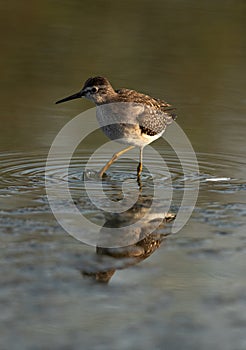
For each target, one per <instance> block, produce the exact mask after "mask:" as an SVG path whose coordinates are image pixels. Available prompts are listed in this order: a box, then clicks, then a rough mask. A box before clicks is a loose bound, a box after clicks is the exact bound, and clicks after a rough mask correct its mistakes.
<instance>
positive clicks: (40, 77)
mask: <svg viewBox="0 0 246 350" xmlns="http://www.w3.org/2000/svg"><path fill="white" fill-rule="evenodd" d="M153 4H154V5H153ZM245 11H246V7H245V3H244V1H237V2H232V1H226V2H222V1H219V0H218V1H213V2H206V3H198V2H197V1H194V0H189V1H186V2H183V1H178V0H177V1H156V2H154V3H150V2H148V1H141V2H140V1H133V2H132V1H131V2H130V1H125V2H124V3H122V4H119V3H117V2H112V1H106V2H104V5H103V6H102V3H101V2H92V3H86V4H85V3H83V2H79V1H69V2H68V1H62V2H59V3H58V2H55V1H54V2H51V1H42V2H39V1H38V2H35V6H34V5H33V6H32V5H31V4H29V3H28V4H27V3H21V5H20V3H18V2H16V1H12V2H8V3H6V4H4V5H3V6H2V11H1V14H0V16H1V21H0V23H1V31H0V33H1V52H2V54H1V58H0V66H1V71H2V76H1V82H0V91H1V95H0V96H1V104H0V118H1V128H0V147H1V155H0V215H1V216H0V226H1V232H0V239H1V250H0V254H1V259H0V261H1V277H0V280H1V288H0V302H1V315H0V320H1V331H0V332H1V334H0V344H1V346H0V347H1V349H18V350H19V349H25V350H26V349H44V348H46V349H67V348H69V349H81V348H85V349H115V348H118V349H130V348H135V349H140V348H141V349H147V348H155V349H163V348H164V347H165V348H166V349H179V348H181V347H182V349H197V348H199V349H207V348H208V347H209V348H212V349H219V350H220V349H223V350H234V349H235V350H243V349H245V346H246V338H245V325H246V318H245V315H246V300H245V296H246V283H245V273H246V271H245V270H246V269H245V250H246V240H245V229H246V219H245V217H246V206H245V189H246V183H245V178H246V161H245V102H246V100H245V78H244V77H245V61H246V45H245V36H246V27H245ZM97 74H100V75H105V76H107V77H108V78H109V79H110V80H111V81H112V84H113V85H114V86H115V87H116V88H119V87H129V88H135V89H137V90H140V91H143V92H146V93H149V94H151V95H153V96H156V97H159V98H164V99H166V100H167V101H168V102H170V103H172V104H174V105H175V106H176V107H177V114H178V119H177V122H178V123H179V125H180V126H181V127H182V128H183V130H184V131H185V133H186V135H187V136H188V137H189V139H190V141H191V143H192V146H193V148H194V149H195V151H196V155H197V159H198V162H199V172H198V173H196V172H193V169H194V168H193V164H190V163H189V159H187V165H188V168H189V169H190V175H189V176H190V177H189V179H188V191H189V193H190V195H191V196H192V193H193V192H192V191H193V189H194V183H195V182H196V181H199V183H200V191H199V197H198V201H197V205H196V207H195V210H194V212H193V214H192V217H191V218H190V220H189V221H188V223H187V224H186V225H185V226H184V227H183V229H182V230H181V231H179V232H178V233H177V234H170V232H171V225H172V222H169V223H167V224H166V223H164V225H163V226H162V227H160V228H159V229H158V230H157V231H156V235H155V237H152V243H153V242H156V245H155V247H156V249H153V251H151V254H148V252H147V251H149V250H148V249H149V247H150V243H149V242H146V241H145V242H144V244H142V246H139V245H138V246H136V245H135V246H133V247H131V248H129V249H127V250H124V251H122V250H121V251H112V250H111V251H105V250H102V249H101V250H100V249H98V250H97V251H96V247H92V246H87V245H85V244H82V243H81V242H79V241H77V240H76V239H74V238H73V237H71V236H69V235H68V234H67V233H66V232H65V231H64V230H63V229H62V228H61V227H60V226H59V224H58V223H57V221H56V220H55V218H54V216H53V214H52V212H51V210H50V207H49V203H48V200H47V196H46V192H45V164H46V158H47V154H48V151H49V148H50V146H51V143H52V141H53V139H54V137H55V136H56V135H57V133H58V132H59V130H60V129H61V128H62V127H63V126H64V125H65V124H66V123H67V122H68V121H69V120H71V118H72V117H74V116H75V115H77V114H78V113H80V112H81V111H84V110H86V109H88V108H90V107H92V105H91V104H90V103H89V102H87V101H76V102H71V103H70V104H64V105H61V106H56V105H54V101H56V100H58V99H59V98H61V97H63V96H66V95H69V93H73V92H75V91H77V90H78V89H79V88H80V87H81V86H82V84H83V82H84V80H85V79H87V78H88V77H89V76H92V75H97ZM87 122H88V121H87V120H85V123H87ZM105 141H106V138H105V137H104V136H103V135H102V133H101V132H100V131H97V132H96V133H95V134H94V135H92V137H89V138H88V139H87V140H86V143H81V145H80V146H79V147H78V149H77V150H76V152H75V154H74V156H73V159H72V161H71V164H70V170H69V175H68V176H67V174H66V172H65V170H64V167H63V165H62V162H59V161H58V162H57V163H56V164H54V166H53V167H52V168H50V169H49V171H48V173H47V176H48V177H49V179H51V180H52V179H55V180H56V181H58V182H59V181H60V182H61V183H63V182H65V181H68V182H69V187H70V190H71V193H72V197H73V200H74V202H75V203H76V206H77V207H78V208H79V210H80V211H81V212H82V213H83V214H84V215H86V216H87V217H88V218H90V219H91V220H94V221H95V222H97V223H105V220H106V222H107V221H110V220H113V223H114V225H115V224H116V223H117V222H118V221H117V220H118V219H117V218H115V217H114V218H113V219H112V218H109V217H107V218H105V216H104V215H103V213H102V212H101V211H99V210H98V209H97V208H96V207H95V206H94V205H92V204H91V202H90V201H89V200H88V196H87V195H86V192H85V191H84V187H83V181H82V174H83V171H84V167H85V164H86V162H87V161H88V158H89V157H90V155H91V153H92V152H94V150H95V149H97V147H99V146H100V145H101V144H102V143H103V142H105ZM153 146H154V147H155V149H156V150H157V151H158V152H159V154H161V156H162V157H163V159H164V160H165V161H166V163H167V165H168V172H167V171H166V170H165V169H163V168H162V167H160V166H159V164H158V163H156V160H155V159H148V154H146V156H145V157H146V158H145V159H146V161H149V162H150V163H151V162H152V164H153V167H154V168H155V169H156V171H155V173H154V174H152V176H150V174H149V172H148V171H147V169H144V172H143V177H142V186H143V192H142V196H145V197H144V200H142V199H141V200H140V201H139V202H138V203H137V204H138V205H137V207H136V208H135V209H134V215H137V214H138V213H139V212H140V214H141V211H145V210H146V207H147V206H148V198H149V197H148V196H151V194H152V190H153V180H156V183H157V189H159V190H160V189H163V188H165V186H167V183H168V181H169V180H171V181H172V185H173V199H172V203H171V207H170V212H171V213H174V214H175V213H176V212H177V210H178V208H179V205H180V203H181V200H182V196H183V190H184V178H183V174H182V169H181V166H180V162H179V160H178V159H177V157H176V155H175V153H174V152H173V151H172V150H171V149H170V147H168V146H167V145H166V144H165V142H164V140H162V139H161V140H158V141H156V142H155V143H154V144H153ZM110 156H111V152H105V154H104V156H103V157H102V158H100V159H97V161H95V169H94V170H96V169H97V166H99V165H101V164H103V162H104V161H106V160H107V159H108V158H109V157H110ZM136 166H137V160H136V161H134V160H132V159H122V160H119V161H118V162H117V163H115V164H114V166H112V168H111V169H110V170H109V172H108V177H107V178H105V179H104V180H103V185H104V192H105V193H106V195H107V196H108V197H109V198H110V199H112V198H113V200H116V199H117V200H118V199H120V196H121V195H122V184H123V183H125V184H127V189H128V191H131V190H135V189H136V187H137V184H136V181H135V176H136ZM98 197H99V198H98V200H99V201H100V194H98ZM146 198H147V199H146ZM161 209H162V208H159V210H160V213H161ZM64 212H66V205H64ZM130 215H131V214H130ZM134 215H132V216H131V217H133V216H134ZM127 220H128V219H127ZM123 221H124V220H123ZM111 223H112V221H111ZM117 224H119V223H117ZM148 229H149V228H148V222H147V223H146V230H148ZM81 230H84V231H85V234H86V230H85V228H81ZM152 245H153V244H152ZM105 271H110V272H109V276H108V277H109V278H108V283H107V284H106V283H99V282H98V278H97V279H96V278H95V276H98V273H99V275H100V273H104V272H105ZM100 276H102V275H100ZM104 277H105V275H104ZM99 279H100V278H99Z"/></svg>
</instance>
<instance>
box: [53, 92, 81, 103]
mask: <svg viewBox="0 0 246 350" xmlns="http://www.w3.org/2000/svg"><path fill="white" fill-rule="evenodd" d="M83 96H84V92H83V90H81V91H79V92H77V93H76V94H73V95H71V96H68V97H65V98H63V99H61V100H59V101H56V104H58V103H63V102H67V101H71V100H75V99H76V98H81V97H83Z"/></svg>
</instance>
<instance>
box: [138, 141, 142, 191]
mask: <svg viewBox="0 0 246 350" xmlns="http://www.w3.org/2000/svg"><path fill="white" fill-rule="evenodd" d="M142 170H143V148H142V147H141V148H140V153H139V164H138V169H137V183H138V186H139V190H140V191H142V182H141V172H142Z"/></svg>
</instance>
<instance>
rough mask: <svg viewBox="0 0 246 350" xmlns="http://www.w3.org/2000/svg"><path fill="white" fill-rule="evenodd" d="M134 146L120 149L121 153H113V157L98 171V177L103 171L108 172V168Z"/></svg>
mask: <svg viewBox="0 0 246 350" xmlns="http://www.w3.org/2000/svg"><path fill="white" fill-rule="evenodd" d="M134 147H135V146H129V147H127V148H124V149H122V150H121V151H119V152H117V153H115V154H114V155H113V157H112V158H111V159H110V160H109V161H108V162H107V163H106V164H105V165H104V167H103V168H102V169H101V170H100V172H99V176H100V177H102V176H103V174H104V173H105V171H107V170H108V168H109V167H110V166H111V165H112V164H113V163H114V162H115V161H116V160H117V159H118V158H119V157H120V156H121V155H122V154H124V153H126V152H128V151H130V150H131V149H133V148H134Z"/></svg>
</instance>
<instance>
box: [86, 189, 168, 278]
mask: <svg viewBox="0 0 246 350" xmlns="http://www.w3.org/2000/svg"><path fill="white" fill-rule="evenodd" d="M151 203H152V197H151V195H147V194H144V193H143V192H142V191H140V192H139V197H138V200H137V202H136V203H135V204H134V205H133V206H132V207H131V208H130V209H128V210H127V211H125V212H124V213H112V214H110V213H107V215H106V221H105V224H104V226H103V227H102V228H101V232H100V237H99V240H98V244H97V247H96V252H95V254H93V255H91V256H90V257H88V256H87V257H85V258H84V260H85V261H83V262H82V263H83V267H82V268H81V269H80V271H81V274H82V276H83V277H88V278H90V279H91V280H94V281H96V282H101V283H108V282H109V281H110V279H111V277H112V276H113V274H114V273H115V271H116V270H120V269H125V268H127V267H129V266H132V265H135V264H137V263H139V262H140V261H142V260H144V259H146V258H148V257H149V256H150V255H151V254H153V253H154V252H155V250H156V249H158V248H159V247H160V245H161V243H162V242H163V241H164V240H165V238H166V237H167V236H168V235H169V234H170V231H171V225H170V223H171V222H172V221H173V220H174V218H175V214H172V213H163V212H161V211H159V212H153V211H152V212H150V213H149V208H150V206H151ZM143 216H144V220H143V221H141V225H139V226H138V225H137V226H136V227H134V226H132V225H131V224H132V223H134V222H136V221H138V220H139V218H141V217H143ZM153 225H154V226H153ZM153 227H157V228H156V229H155V230H154V231H153ZM107 228H111V229H110V232H111V235H112V232H113V238H112V237H109V236H108V231H107ZM112 228H117V230H115V231H117V232H114V230H113V229H112ZM119 228H120V231H119ZM118 232H120V233H119V235H117V233H118ZM122 240H123V241H122ZM107 242H111V243H113V244H111V245H107V244H106V243H107ZM125 242H129V244H125ZM115 243H117V244H115Z"/></svg>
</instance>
